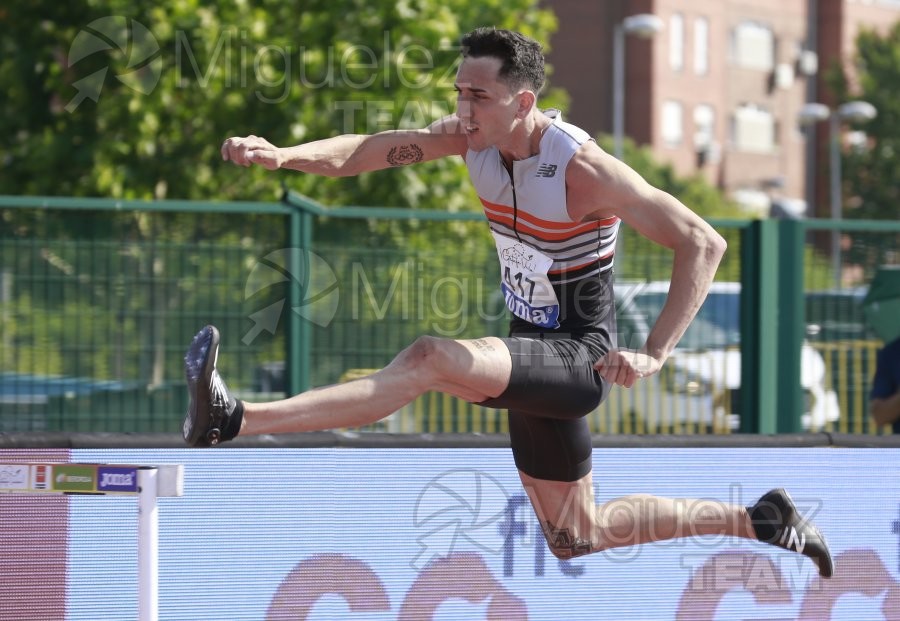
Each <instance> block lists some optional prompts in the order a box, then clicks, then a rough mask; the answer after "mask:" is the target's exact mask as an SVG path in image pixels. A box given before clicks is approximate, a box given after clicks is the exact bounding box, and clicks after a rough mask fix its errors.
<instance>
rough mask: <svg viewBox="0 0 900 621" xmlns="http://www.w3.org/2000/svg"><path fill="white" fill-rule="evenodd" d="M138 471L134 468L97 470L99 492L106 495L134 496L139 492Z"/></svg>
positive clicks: (101, 467) (117, 467) (100, 468)
mask: <svg viewBox="0 0 900 621" xmlns="http://www.w3.org/2000/svg"><path fill="white" fill-rule="evenodd" d="M137 473H138V469H137V468H135V467H134V466H100V467H98V468H97V491H99V492H103V493H105V494H109V493H117V494H134V493H137V492H138V491H139V490H138V476H137Z"/></svg>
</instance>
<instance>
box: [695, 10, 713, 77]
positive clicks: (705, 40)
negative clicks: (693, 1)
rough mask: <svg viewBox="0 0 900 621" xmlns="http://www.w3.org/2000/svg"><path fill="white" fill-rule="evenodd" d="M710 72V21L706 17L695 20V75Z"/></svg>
mask: <svg viewBox="0 0 900 621" xmlns="http://www.w3.org/2000/svg"><path fill="white" fill-rule="evenodd" d="M708 72H709V21H708V20H707V19H706V18H705V17H698V18H697V19H695V20H694V73H696V74H697V75H706V74H707V73H708Z"/></svg>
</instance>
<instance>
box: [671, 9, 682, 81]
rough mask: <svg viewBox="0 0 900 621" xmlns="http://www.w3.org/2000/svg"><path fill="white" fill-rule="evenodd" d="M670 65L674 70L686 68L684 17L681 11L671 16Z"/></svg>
mask: <svg viewBox="0 0 900 621" xmlns="http://www.w3.org/2000/svg"><path fill="white" fill-rule="evenodd" d="M669 67H671V68H672V70H673V71H681V70H682V69H683V68H684V17H682V16H681V14H680V13H675V14H673V15H672V16H671V17H670V18H669Z"/></svg>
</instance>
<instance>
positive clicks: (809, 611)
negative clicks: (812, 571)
mask: <svg viewBox="0 0 900 621" xmlns="http://www.w3.org/2000/svg"><path fill="white" fill-rule="evenodd" d="M885 591H889V592H888V596H887V597H886V598H885V600H884V604H883V605H882V608H881V612H882V614H884V621H900V583H898V582H897V581H896V580H895V579H894V577H893V576H892V575H891V573H890V572H889V571H888V570H887V567H885V566H884V563H883V562H882V560H881V557H879V556H878V553H877V552H876V551H875V550H871V549H854V550H846V551H844V552H841V553H840V554H838V555H837V557H835V559H834V576H832V577H831V578H830V579H828V580H823V579H822V578H816V579H815V580H813V582H812V584H810V585H809V589H808V591H807V594H806V597H805V598H804V599H803V605H802V606H801V607H800V616H799V617H797V621H819V620H820V619H830V618H831V613H832V611H833V610H834V607H835V604H837V601H838V600H839V599H840V598H841V597H843V596H844V595H848V594H851V593H857V594H859V595H865V596H866V597H872V598H875V597H879V596H880V595H881V594H882V593H884V592H885Z"/></svg>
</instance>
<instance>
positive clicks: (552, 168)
mask: <svg viewBox="0 0 900 621" xmlns="http://www.w3.org/2000/svg"><path fill="white" fill-rule="evenodd" d="M557 168H558V166H557V165H556V164H541V165H540V166H538V169H537V172H536V173H535V175H534V176H535V177H555V176H556V169H557Z"/></svg>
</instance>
